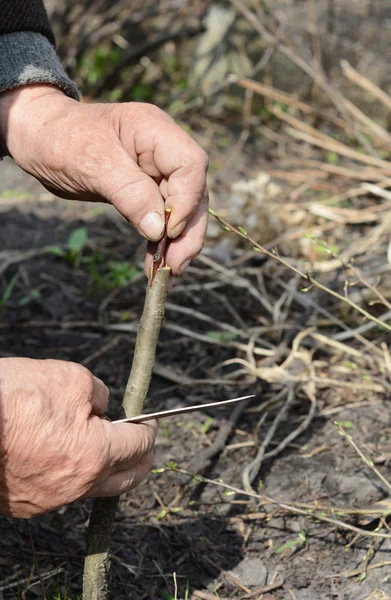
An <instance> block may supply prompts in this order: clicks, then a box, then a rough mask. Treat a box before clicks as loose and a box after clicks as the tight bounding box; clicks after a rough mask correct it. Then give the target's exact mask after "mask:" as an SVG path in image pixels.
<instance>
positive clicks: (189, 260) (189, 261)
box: [178, 258, 191, 275]
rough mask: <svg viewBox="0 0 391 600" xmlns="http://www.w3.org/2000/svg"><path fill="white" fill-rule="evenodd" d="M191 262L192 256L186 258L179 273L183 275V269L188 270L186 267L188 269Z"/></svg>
mask: <svg viewBox="0 0 391 600" xmlns="http://www.w3.org/2000/svg"><path fill="white" fill-rule="evenodd" d="M190 263H191V258H189V259H188V260H185V262H183V263H182V264H181V266H180V267H179V269H178V273H179V275H182V273H183V271H186V269H187V267H188V266H189V264H190Z"/></svg>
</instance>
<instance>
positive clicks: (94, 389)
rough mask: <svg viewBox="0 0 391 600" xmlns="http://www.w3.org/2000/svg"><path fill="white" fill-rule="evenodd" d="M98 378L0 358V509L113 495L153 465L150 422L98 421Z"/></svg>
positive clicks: (17, 512) (19, 513)
mask: <svg viewBox="0 0 391 600" xmlns="http://www.w3.org/2000/svg"><path fill="white" fill-rule="evenodd" d="M108 397H109V391H108V389H107V388H106V386H105V385H104V383H103V382H102V381H101V380H100V379H97V378H96V377H94V376H93V375H92V374H91V373H90V372H89V371H88V370H87V369H86V368H84V367H82V366H80V365H77V364H75V363H67V362H62V361H57V360H32V359H28V358H3V359H0V411H1V412H0V426H1V432H0V448H1V451H0V513H1V514H7V515H11V516H14V517H23V518H28V517H32V516H34V515H37V514H40V513H43V512H46V511H49V510H52V509H54V508H57V507H59V506H62V505H64V504H68V503H69V502H72V501H73V500H76V499H78V498H83V497H87V496H88V497H90V496H116V495H118V494H121V493H123V492H126V491H128V490H130V489H132V488H133V487H135V486H137V485H138V484H139V483H140V482H141V481H142V480H143V479H144V477H145V476H146V474H147V473H148V471H149V470H150V469H151V467H152V464H153V446H154V441H155V437H156V431H157V425H156V422H153V423H152V425H151V424H150V423H151V422H149V423H148V424H146V423H145V424H138V425H134V424H131V423H123V424H112V423H110V422H109V421H106V420H103V419H101V418H99V417H100V416H102V415H103V412H104V410H105V407H106V405H107V402H108Z"/></svg>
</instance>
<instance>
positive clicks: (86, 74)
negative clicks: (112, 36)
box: [77, 45, 121, 88]
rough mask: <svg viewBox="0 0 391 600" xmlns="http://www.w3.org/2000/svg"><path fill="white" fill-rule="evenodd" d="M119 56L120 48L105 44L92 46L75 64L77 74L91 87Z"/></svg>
mask: <svg viewBox="0 0 391 600" xmlns="http://www.w3.org/2000/svg"><path fill="white" fill-rule="evenodd" d="M120 58H121V50H120V49H119V48H113V47H110V46H107V45H101V46H98V47H97V48H94V49H93V50H92V51H91V52H89V53H88V54H85V55H84V56H83V57H82V59H81V60H80V61H79V63H78V66H77V74H78V76H79V77H80V79H81V80H82V81H83V83H84V84H85V85H86V86H87V87H89V88H91V87H93V86H94V85H95V84H96V83H97V82H98V81H99V80H100V79H101V78H102V77H103V76H104V75H105V74H106V73H107V71H108V70H109V69H110V67H112V66H113V65H115V64H116V63H117V62H118V61H119V59H120Z"/></svg>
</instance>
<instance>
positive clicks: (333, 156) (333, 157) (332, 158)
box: [326, 150, 339, 165]
mask: <svg viewBox="0 0 391 600" xmlns="http://www.w3.org/2000/svg"><path fill="white" fill-rule="evenodd" d="M326 160H327V162H328V163H330V164H331V165H337V164H338V163H339V156H338V154H337V153H336V152H333V151H332V150H329V151H328V152H326Z"/></svg>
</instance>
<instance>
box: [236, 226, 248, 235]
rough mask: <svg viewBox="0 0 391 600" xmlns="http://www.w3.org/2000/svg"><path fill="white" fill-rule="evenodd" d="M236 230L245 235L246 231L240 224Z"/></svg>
mask: <svg viewBox="0 0 391 600" xmlns="http://www.w3.org/2000/svg"><path fill="white" fill-rule="evenodd" d="M238 230H239V231H240V233H242V234H243V235H247V231H246V230H245V229H244V228H243V227H242V226H241V225H239V226H238Z"/></svg>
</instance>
